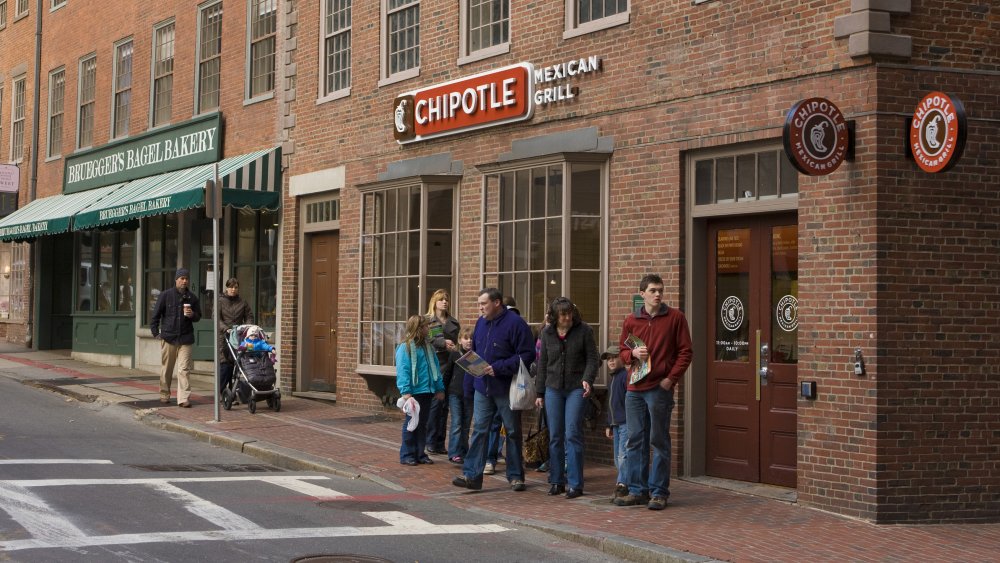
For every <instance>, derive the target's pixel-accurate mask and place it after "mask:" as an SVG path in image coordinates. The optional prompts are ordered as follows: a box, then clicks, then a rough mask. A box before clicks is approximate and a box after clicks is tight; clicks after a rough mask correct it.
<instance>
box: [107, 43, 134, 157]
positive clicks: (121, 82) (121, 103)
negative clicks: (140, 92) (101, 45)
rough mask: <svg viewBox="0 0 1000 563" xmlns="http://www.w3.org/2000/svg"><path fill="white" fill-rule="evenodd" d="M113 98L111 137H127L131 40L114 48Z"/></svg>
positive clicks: (129, 109)
mask: <svg viewBox="0 0 1000 563" xmlns="http://www.w3.org/2000/svg"><path fill="white" fill-rule="evenodd" d="M114 73H115V75H114V76H115V79H114V89H115V97H114V101H113V103H112V105H111V124H112V127H113V128H112V130H111V137H112V138H113V139H115V138H118V137H124V136H125V135H128V126H129V113H130V112H131V109H132V40H131V39H129V40H128V41H125V42H124V43H121V44H119V45H118V46H116V47H115V68H114Z"/></svg>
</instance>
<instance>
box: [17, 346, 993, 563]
mask: <svg viewBox="0 0 1000 563" xmlns="http://www.w3.org/2000/svg"><path fill="white" fill-rule="evenodd" d="M0 375H2V376H4V377H8V378H12V379H16V380H20V381H22V382H23V383H25V384H31V385H36V386H39V387H43V388H48V389H51V390H55V391H58V392H61V393H64V394H67V395H70V396H73V397H76V398H77V399H80V400H87V401H92V400H98V401H105V402H108V403H111V404H118V405H122V406H125V407H130V408H132V409H135V416H136V418H137V419H139V420H141V421H143V422H144V423H146V424H150V425H154V426H158V427H161V428H164V429H167V430H172V431H180V432H186V433H189V434H191V435H192V436H195V437H197V438H199V439H201V440H205V441H208V442H211V443H213V444H217V445H219V446H222V447H228V448H233V449H237V450H241V451H244V452H245V453H248V454H250V455H254V456H256V457H259V458H261V459H263V460H264V461H265V462H268V463H271V464H273V465H277V466H281V467H286V468H291V469H299V470H314V471H326V472H333V473H336V474H340V475H347V476H354V477H359V478H366V479H370V480H373V481H377V482H379V483H382V484H384V485H386V486H389V487H391V488H394V489H397V490H405V491H408V492H410V493H412V494H417V495H424V496H427V497H433V498H438V499H443V500H446V501H447V502H450V503H451V504H453V505H455V506H457V507H460V508H464V509H469V510H476V511H480V512H483V513H488V514H491V515H493V516H494V517H497V518H500V519H502V520H507V521H510V522H512V523H515V524H521V525H526V526H532V527H536V528H538V529H541V530H544V531H547V532H549V533H552V534H555V535H558V536H561V537H563V538H566V539H570V540H573V541H578V542H581V543H585V544H588V545H590V546H592V547H596V548H598V549H603V550H604V551H605V552H607V553H609V554H612V555H615V556H618V557H623V558H626V559H630V560H634V561H710V560H723V561H998V560H1000V524H982V525H971V524H957V525H931V526H875V525H872V524H868V523H865V522H859V521H855V520H850V519H846V518H842V517H839V516H835V515H831V514H827V513H824V512H820V511H816V510H812V509H809V508H803V507H800V506H798V505H795V504H793V503H790V502H784V501H780V500H774V499H771V498H764V497H760V496H752V495H747V494H741V493H739V492H733V491H730V490H724V489H720V488H716V487H712V486H709V485H705V484H700V483H695V482H692V481H686V480H680V479H675V480H673V481H672V482H671V496H670V507H669V508H667V510H665V511H663V512H653V511H650V510H646V508H645V507H629V508H619V507H615V506H613V505H611V504H610V503H609V502H608V497H609V494H610V491H611V490H612V488H613V487H614V481H615V473H614V470H613V468H612V467H610V466H602V465H597V464H593V463H592V464H589V465H588V466H587V468H586V479H587V481H586V494H585V495H584V496H583V497H581V498H579V499H575V500H566V499H565V498H563V497H555V498H553V497H549V496H547V495H546V494H545V493H546V491H547V489H548V485H547V484H546V483H545V478H546V474H544V473H537V472H533V471H530V470H529V471H528V472H527V475H526V476H527V484H528V490H527V491H526V492H523V493H515V492H512V491H511V490H510V488H509V487H508V485H507V481H506V478H505V477H504V476H503V475H502V473H503V468H504V466H502V465H501V466H500V468H498V474H497V475H494V476H492V477H489V476H487V477H486V479H485V481H484V486H483V490H482V491H481V492H470V491H464V490H463V489H458V488H456V487H454V486H452V485H451V479H452V477H454V476H455V475H457V474H459V472H460V470H459V468H458V466H455V465H452V464H450V463H448V461H447V458H446V457H445V456H434V458H433V459H434V461H435V462H436V463H435V464H434V465H421V466H417V467H408V466H402V465H400V464H399V455H398V448H399V439H400V427H401V422H402V421H401V420H398V419H396V418H394V417H392V416H388V415H384V414H378V413H370V412H364V411H358V410H353V409H350V408H347V407H343V406H336V405H334V404H331V403H328V402H325V401H317V400H310V399H302V398H296V397H290V396H287V395H286V396H282V398H281V412H279V413H275V412H273V411H272V410H271V409H269V408H268V407H267V406H266V404H265V403H264V402H261V403H258V405H257V413H256V414H255V415H253V414H250V413H249V412H248V410H247V409H246V407H245V406H242V405H237V406H234V407H233V410H231V411H225V410H223V411H222V414H221V417H220V418H221V419H222V422H219V423H216V422H214V408H213V406H212V399H211V397H212V394H213V389H212V382H211V381H210V379H209V378H204V377H196V378H194V381H193V382H192V387H193V390H194V395H193V396H192V403H193V405H194V407H193V408H190V409H181V408H177V407H176V406H175V405H174V404H173V403H172V404H171V405H170V406H169V407H164V406H162V405H161V404H160V403H159V401H158V378H157V376H156V375H155V374H151V373H146V372H139V371H134V370H128V369H123V368H116V367H105V366H95V365H91V364H87V363H85V362H80V361H75V360H71V359H70V358H69V357H68V356H66V355H65V354H61V353H58V352H36V351H31V350H25V349H23V348H17V347H12V346H10V345H0Z"/></svg>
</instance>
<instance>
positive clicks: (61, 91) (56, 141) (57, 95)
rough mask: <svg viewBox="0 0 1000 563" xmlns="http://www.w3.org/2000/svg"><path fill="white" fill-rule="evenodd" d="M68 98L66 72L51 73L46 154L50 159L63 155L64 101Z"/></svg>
mask: <svg viewBox="0 0 1000 563" xmlns="http://www.w3.org/2000/svg"><path fill="white" fill-rule="evenodd" d="M65 98H66V70H65V69H62V68H60V69H58V70H54V71H52V72H51V73H49V135H48V143H47V145H48V146H47V147H46V148H47V150H46V154H47V155H48V157H49V158H53V157H57V156H59V155H61V154H62V140H63V101H64V99H65Z"/></svg>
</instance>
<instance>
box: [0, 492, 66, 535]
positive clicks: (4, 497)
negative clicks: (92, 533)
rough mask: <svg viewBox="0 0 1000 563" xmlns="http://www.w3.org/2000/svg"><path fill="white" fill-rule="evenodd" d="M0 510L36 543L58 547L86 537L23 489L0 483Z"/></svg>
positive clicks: (40, 500) (43, 502)
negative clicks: (60, 544)
mask: <svg viewBox="0 0 1000 563" xmlns="http://www.w3.org/2000/svg"><path fill="white" fill-rule="evenodd" d="M0 510H3V511H4V512H6V513H7V514H9V515H10V517H11V518H12V519H13V520H15V521H16V522H17V523H18V524H20V525H21V527H23V528H24V529H25V530H26V531H27V532H28V533H29V534H31V537H32V538H34V539H35V540H38V541H43V542H49V543H53V542H54V543H61V542H67V541H68V542H73V541H80V540H81V539H82V538H85V537H86V534H84V533H83V531H82V530H80V529H79V528H77V527H76V526H74V525H73V523H72V522H70V521H69V520H66V519H65V518H63V517H61V516H59V514H58V513H57V512H56V511H55V510H53V509H52V508H51V507H49V505H48V504H47V503H46V502H45V501H44V500H42V499H40V498H38V497H36V496H35V495H33V494H31V493H30V492H28V490H27V489H25V488H24V487H18V486H17V485H11V484H10V483H4V482H2V481H0Z"/></svg>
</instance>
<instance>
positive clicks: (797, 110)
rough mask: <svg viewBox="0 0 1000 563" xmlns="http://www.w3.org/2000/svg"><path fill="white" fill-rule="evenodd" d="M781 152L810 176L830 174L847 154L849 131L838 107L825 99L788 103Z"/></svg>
mask: <svg viewBox="0 0 1000 563" xmlns="http://www.w3.org/2000/svg"><path fill="white" fill-rule="evenodd" d="M782 139H783V141H784V144H785V154H787V155H788V159H789V160H791V161H792V164H793V165H794V166H795V168H797V169H798V170H799V172H802V173H803V174H808V175H810V176H822V175H825V174H830V173H831V172H833V171H834V170H836V169H837V167H839V166H840V163H842V162H844V158H846V157H847V148H848V146H849V144H850V134H849V133H848V130H847V121H846V120H844V114H842V113H840V108H838V107H837V106H836V104H834V103H833V102H831V101H830V100H827V99H825V98H809V99H807V100H802V101H800V102H798V103H796V104H795V105H794V106H792V109H791V110H790V111H789V112H788V117H787V118H786V119H785V128H784V131H783V134H782Z"/></svg>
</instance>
